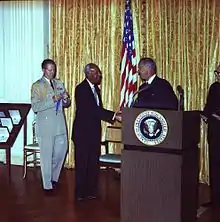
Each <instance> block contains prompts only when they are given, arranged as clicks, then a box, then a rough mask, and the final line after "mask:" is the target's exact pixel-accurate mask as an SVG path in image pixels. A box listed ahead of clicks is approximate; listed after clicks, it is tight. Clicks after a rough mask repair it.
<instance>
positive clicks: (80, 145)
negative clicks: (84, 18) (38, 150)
mask: <svg viewBox="0 0 220 222" xmlns="http://www.w3.org/2000/svg"><path fill="white" fill-rule="evenodd" d="M84 72H85V77H86V78H85V79H84V80H83V81H82V82H81V83H80V84H79V85H77V87H76V90H75V100H76V116H75V120H74V123H73V134H72V140H73V142H74V145H75V173H76V177H75V197H76V200H78V201H80V200H84V199H85V198H88V199H94V198H96V197H97V192H98V190H97V189H98V175H99V156H100V152H101V120H104V121H107V122H109V123H113V122H114V119H118V118H119V119H120V117H118V115H117V114H116V113H114V112H112V111H110V110H107V109H104V108H103V104H102V99H101V95H100V89H99V87H98V85H100V83H101V79H102V73H101V70H100V69H99V67H98V66H97V65H96V64H93V63H90V64H87V65H86V66H85V69H84Z"/></svg>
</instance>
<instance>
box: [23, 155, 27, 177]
mask: <svg viewBox="0 0 220 222" xmlns="http://www.w3.org/2000/svg"><path fill="white" fill-rule="evenodd" d="M26 174H27V152H26V151H24V160H23V179H25V178H26Z"/></svg>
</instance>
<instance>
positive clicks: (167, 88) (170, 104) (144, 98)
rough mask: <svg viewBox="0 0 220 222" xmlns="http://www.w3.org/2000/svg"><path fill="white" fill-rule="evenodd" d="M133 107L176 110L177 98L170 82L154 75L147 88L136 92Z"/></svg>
mask: <svg viewBox="0 0 220 222" xmlns="http://www.w3.org/2000/svg"><path fill="white" fill-rule="evenodd" d="M141 88H142V86H140V88H139V90H140V89H141ZM133 107H136V108H149V109H170V110H177V109H178V99H177V97H176V95H175V93H174V91H173V88H172V86H171V85H170V83H169V82H168V81H167V80H165V79H162V78H159V77H158V76H156V77H155V78H154V80H153V81H152V83H151V84H150V85H149V86H148V88H146V89H145V90H143V91H141V92H140V93H139V94H138V97H137V100H136V102H135V103H134V105H133Z"/></svg>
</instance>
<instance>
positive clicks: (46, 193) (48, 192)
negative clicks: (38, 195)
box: [44, 189, 55, 196]
mask: <svg viewBox="0 0 220 222" xmlns="http://www.w3.org/2000/svg"><path fill="white" fill-rule="evenodd" d="M44 194H45V195H46V196H54V194H55V193H54V189H44Z"/></svg>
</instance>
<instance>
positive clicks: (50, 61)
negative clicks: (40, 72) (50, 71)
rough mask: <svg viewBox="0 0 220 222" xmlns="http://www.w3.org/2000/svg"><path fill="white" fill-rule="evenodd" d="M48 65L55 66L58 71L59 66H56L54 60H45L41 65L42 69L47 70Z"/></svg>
mask: <svg viewBox="0 0 220 222" xmlns="http://www.w3.org/2000/svg"><path fill="white" fill-rule="evenodd" d="M48 64H52V65H54V66H55V69H56V67H57V66H56V63H55V62H54V61H53V60H52V59H45V60H44V61H43V62H42V63H41V68H42V69H45V68H46V66H47V65H48Z"/></svg>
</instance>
